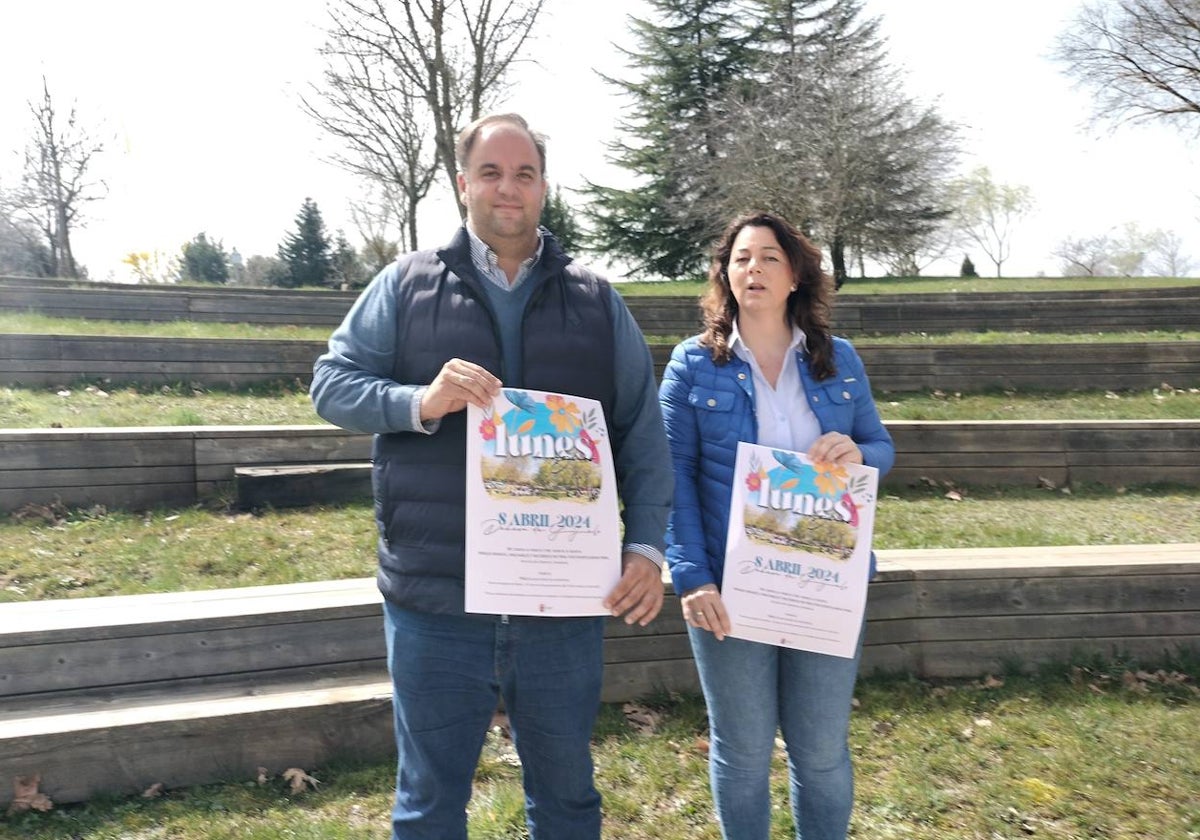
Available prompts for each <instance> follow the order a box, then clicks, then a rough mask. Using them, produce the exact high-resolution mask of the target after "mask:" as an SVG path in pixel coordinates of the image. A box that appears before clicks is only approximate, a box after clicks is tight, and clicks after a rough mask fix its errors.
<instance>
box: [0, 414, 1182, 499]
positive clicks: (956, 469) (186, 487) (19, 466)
mask: <svg viewBox="0 0 1200 840" xmlns="http://www.w3.org/2000/svg"><path fill="white" fill-rule="evenodd" d="M886 425H887V427H888V429H889V430H890V431H891V433H892V437H893V438H894V439H895V441H896V451H897V459H896V465H895V467H894V468H893V469H892V471H891V472H890V473H889V474H888V476H887V477H886V479H885V480H884V486H885V487H897V488H902V487H907V486H910V485H916V484H918V483H922V482H923V481H924V480H926V479H928V480H933V481H951V482H955V483H958V484H963V485H1025V486H1037V484H1038V483H1039V481H1040V480H1041V479H1046V480H1048V481H1051V482H1053V483H1054V484H1056V485H1058V486H1063V485H1066V484H1070V483H1072V482H1094V483H1099V484H1106V485H1110V486H1133V485H1138V484H1154V483H1174V484H1180V485H1184V486H1191V487H1196V486H1200V419H1198V420H1090V421H1089V420H1079V421H1050V420H1047V421H1028V422H1012V423H1004V422H991V421H977V422H925V421H902V420H897V421H889V422H888V423H887V424H886ZM370 458H371V436H370V435H361V434H355V433H353V432H347V431H345V430H343V429H338V428H336V427H334V426H328V425H314V426H180V427H152V426H147V427H143V428H126V429H0V512H2V511H13V510H17V509H19V508H21V507H22V506H24V505H26V504H50V503H52V502H54V501H55V499H58V500H59V501H61V502H62V503H63V504H65V505H67V506H68V507H81V508H86V507H91V506H93V505H104V506H106V507H109V508H114V509H126V510H129V509H132V510H137V509H144V508H152V507H157V506H176V507H178V506H184V505H191V504H195V503H196V502H198V501H201V500H205V499H211V498H214V497H217V496H219V495H221V494H223V493H226V492H229V491H231V490H232V488H233V487H234V479H235V471H236V470H237V469H239V468H245V467H270V468H278V467H294V466H299V465H305V466H306V467H307V466H311V465H315V466H316V468H317V469H318V470H320V469H322V468H325V469H327V470H328V471H329V472H330V473H334V472H336V473H338V477H339V481H346V482H350V483H353V481H354V480H355V479H354V478H353V475H352V473H353V472H354V469H355V468H354V467H352V466H348V465H353V464H360V465H361V464H363V463H365V462H367V461H369V460H370ZM357 469H358V470H359V471H360V474H361V473H362V471H363V468H362V467H361V466H360V467H358V468H357ZM343 472H348V473H351V474H346V475H343V474H342V473H343ZM364 479H365V476H364ZM364 479H359V481H360V483H359V485H358V486H359V487H363V488H365V487H366V484H365V483H362V481H363V480H364ZM305 480H306V481H311V480H312V476H311V475H309V476H308V477H307V478H306V479H305ZM310 486H312V487H316V488H318V489H319V487H320V484H319V482H318V483H315V484H310ZM314 492H315V491H314ZM311 501H312V502H313V503H315V502H318V501H321V499H320V498H319V496H316V495H314V496H313V497H311ZM267 502H268V500H267V499H262V498H260V499H259V500H258V501H257V502H255V504H256V505H261V504H266V503H267Z"/></svg>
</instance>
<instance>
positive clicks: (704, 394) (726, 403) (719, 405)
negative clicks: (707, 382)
mask: <svg viewBox="0 0 1200 840" xmlns="http://www.w3.org/2000/svg"><path fill="white" fill-rule="evenodd" d="M733 397H734V395H733V394H731V393H729V392H728V391H715V390H713V389H712V388H702V387H699V386H697V387H695V388H692V390H691V391H689V392H688V402H689V403H690V404H691V405H692V407H693V408H696V409H698V410H699V411H724V412H728V411H731V410H732V409H733Z"/></svg>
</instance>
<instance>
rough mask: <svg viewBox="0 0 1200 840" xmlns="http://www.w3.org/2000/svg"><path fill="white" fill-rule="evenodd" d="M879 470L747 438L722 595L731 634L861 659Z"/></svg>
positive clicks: (741, 449) (738, 467)
mask: <svg viewBox="0 0 1200 840" xmlns="http://www.w3.org/2000/svg"><path fill="white" fill-rule="evenodd" d="M878 483H879V471H878V470H876V469H874V468H873V467H863V466H858V465H856V464H846V465H834V464H815V463H813V462H812V461H810V460H809V459H808V458H806V457H805V456H804V455H802V454H800V453H797V452H788V451H784V450H780V449H774V448H772V447H769V446H760V445H758V444H753V443H745V442H743V443H739V444H738V451H737V462H736V464H735V467H734V480H733V494H732V499H731V508H730V511H729V534H728V538H727V542H726V551H725V572H724V577H723V579H722V583H721V599H722V601H723V602H724V604H725V608H726V610H728V612H729V617H730V622H731V624H732V628H733V629H732V632H731V633H730V635H731V636H735V637H737V638H739V639H748V640H750V641H756V642H766V643H768V644H773V645H780V646H782V647H789V648H796V649H798V650H809V651H814V652H816V653H825V654H831V655H834V656H844V657H852V656H854V651H855V649H856V647H857V645H858V634H859V630H860V628H861V627H862V619H863V612H864V610H865V608H866V601H867V582H868V579H869V576H870V562H871V559H870V555H871V533H872V530H873V528H874V523H875V498H876V493H877V488H878Z"/></svg>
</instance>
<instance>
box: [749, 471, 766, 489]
mask: <svg viewBox="0 0 1200 840" xmlns="http://www.w3.org/2000/svg"><path fill="white" fill-rule="evenodd" d="M766 475H767V474H766V472H765V471H764V470H763V469H762V468H761V467H760V468H759V469H758V470H756V471H755V472H752V473H749V474H748V475H747V476H746V488H747V489H748V490H758V488H760V487H762V480H763V479H764V478H766Z"/></svg>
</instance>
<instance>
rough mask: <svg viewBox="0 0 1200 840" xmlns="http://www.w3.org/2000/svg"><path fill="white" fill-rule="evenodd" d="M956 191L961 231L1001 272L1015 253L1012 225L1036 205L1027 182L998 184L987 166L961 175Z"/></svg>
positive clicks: (955, 186)
mask: <svg viewBox="0 0 1200 840" xmlns="http://www.w3.org/2000/svg"><path fill="white" fill-rule="evenodd" d="M953 193H954V195H955V201H954V204H955V205H956V216H955V223H956V225H957V228H958V230H959V232H960V233H961V234H962V235H963V237H964V238H965V239H967V240H968V241H970V242H973V243H975V244H976V245H978V246H979V248H980V249H981V250H982V251H983V253H985V254H986V255H987V256H988V258H989V259H990V260H991V261H992V264H993V265H995V266H996V276H997V277H999V276H1001V275H1000V273H1001V269H1002V268H1003V266H1004V262H1005V260H1007V259H1008V256H1009V254H1010V253H1012V236H1013V228H1014V227H1015V226H1016V224H1017V223H1018V222H1019V221H1020V220H1021V219H1023V218H1024V217H1025V216H1026V215H1028V214H1029V212H1030V211H1031V210H1032V209H1033V206H1034V202H1033V194H1032V193H1031V192H1030V191H1029V188H1028V187H1026V186H1019V185H1013V184H997V183H996V182H995V181H993V180H992V173H991V171H990V170H989V169H988V168H987V167H986V166H981V167H979V168H978V169H976V170H974V171H973V172H971V173H970V174H969V175H967V176H966V177H964V178H960V179H959V180H958V181H957V182H956V183H955V184H954V187H953Z"/></svg>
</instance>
